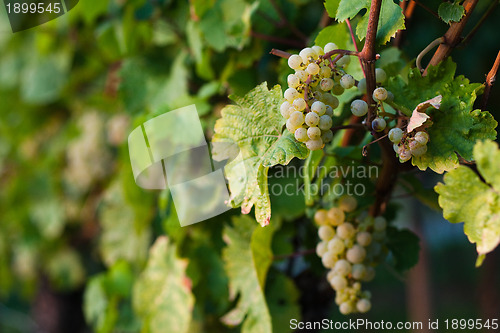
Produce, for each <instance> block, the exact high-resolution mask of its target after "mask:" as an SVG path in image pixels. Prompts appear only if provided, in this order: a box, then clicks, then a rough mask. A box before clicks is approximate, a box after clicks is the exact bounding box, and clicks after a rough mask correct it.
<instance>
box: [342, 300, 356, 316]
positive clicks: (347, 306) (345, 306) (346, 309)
mask: <svg viewBox="0 0 500 333" xmlns="http://www.w3.org/2000/svg"><path fill="white" fill-rule="evenodd" d="M353 310H354V309H353V306H352V305H351V303H349V302H344V303H342V304H340V306H339V311H340V313H342V314H343V315H348V314H350V313H352V312H353Z"/></svg>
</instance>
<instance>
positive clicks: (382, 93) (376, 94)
mask: <svg viewBox="0 0 500 333" xmlns="http://www.w3.org/2000/svg"><path fill="white" fill-rule="evenodd" d="M373 99H374V100H375V101H385V100H386V99H387V90H386V89H385V88H383V87H378V88H377V89H375V90H374V91H373Z"/></svg>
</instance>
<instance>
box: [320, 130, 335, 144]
mask: <svg viewBox="0 0 500 333" xmlns="http://www.w3.org/2000/svg"><path fill="white" fill-rule="evenodd" d="M321 140H323V142H324V143H329V142H332V140H333V132H332V131H331V130H327V131H321Z"/></svg>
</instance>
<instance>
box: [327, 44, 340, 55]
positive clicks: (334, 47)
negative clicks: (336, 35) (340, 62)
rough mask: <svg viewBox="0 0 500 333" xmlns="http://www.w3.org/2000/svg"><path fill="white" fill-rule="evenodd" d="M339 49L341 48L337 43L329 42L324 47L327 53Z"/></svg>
mask: <svg viewBox="0 0 500 333" xmlns="http://www.w3.org/2000/svg"><path fill="white" fill-rule="evenodd" d="M338 49H339V47H338V46H337V44H335V43H328V44H326V45H325V47H324V50H325V53H328V52H330V51H333V50H338Z"/></svg>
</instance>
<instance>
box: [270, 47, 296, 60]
mask: <svg viewBox="0 0 500 333" xmlns="http://www.w3.org/2000/svg"><path fill="white" fill-rule="evenodd" d="M269 54H272V55H275V56H277V57H281V58H285V59H288V58H290V57H291V56H292V54H291V53H288V52H285V51H281V50H278V49H272V50H271V52H269Z"/></svg>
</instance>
